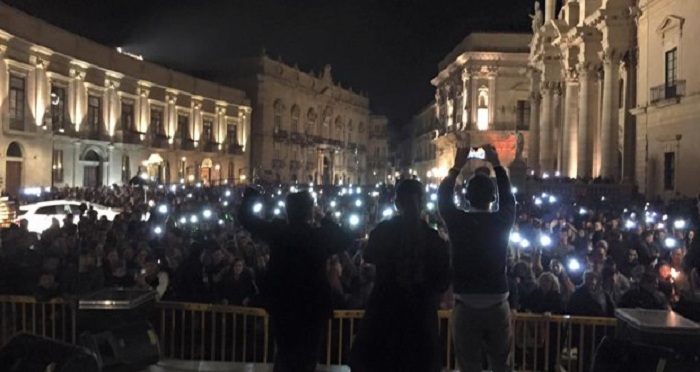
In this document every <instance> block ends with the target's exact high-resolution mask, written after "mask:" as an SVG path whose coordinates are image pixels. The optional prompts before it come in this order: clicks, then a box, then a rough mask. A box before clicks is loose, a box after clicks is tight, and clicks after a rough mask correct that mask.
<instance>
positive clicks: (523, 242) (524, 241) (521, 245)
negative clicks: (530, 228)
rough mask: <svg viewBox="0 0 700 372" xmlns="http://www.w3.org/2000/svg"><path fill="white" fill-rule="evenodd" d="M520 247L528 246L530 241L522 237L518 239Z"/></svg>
mask: <svg viewBox="0 0 700 372" xmlns="http://www.w3.org/2000/svg"><path fill="white" fill-rule="evenodd" d="M520 247H521V248H530V241H529V240H527V239H522V240H521V241H520Z"/></svg>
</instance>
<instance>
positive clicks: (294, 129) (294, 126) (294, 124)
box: [292, 115, 299, 133]
mask: <svg viewBox="0 0 700 372" xmlns="http://www.w3.org/2000/svg"><path fill="white" fill-rule="evenodd" d="M292 132H294V133H296V132H299V116H298V115H292Z"/></svg>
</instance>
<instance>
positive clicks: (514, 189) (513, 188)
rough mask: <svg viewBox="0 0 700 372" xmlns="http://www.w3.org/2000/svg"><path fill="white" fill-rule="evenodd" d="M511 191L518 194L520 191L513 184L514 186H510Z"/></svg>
mask: <svg viewBox="0 0 700 372" xmlns="http://www.w3.org/2000/svg"><path fill="white" fill-rule="evenodd" d="M510 192H511V193H513V194H517V193H518V188H517V187H515V186H513V187H511V188H510Z"/></svg>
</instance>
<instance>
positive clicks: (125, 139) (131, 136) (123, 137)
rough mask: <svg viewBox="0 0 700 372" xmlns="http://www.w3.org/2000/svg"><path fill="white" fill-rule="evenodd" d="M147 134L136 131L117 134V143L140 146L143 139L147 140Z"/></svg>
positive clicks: (124, 131)
mask: <svg viewBox="0 0 700 372" xmlns="http://www.w3.org/2000/svg"><path fill="white" fill-rule="evenodd" d="M145 135H146V133H141V132H139V131H136V130H131V129H127V130H123V131H118V132H117V133H115V136H114V137H115V138H114V140H115V142H119V143H129V144H139V143H142V142H143V141H142V138H145Z"/></svg>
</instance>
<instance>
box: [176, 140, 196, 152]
mask: <svg viewBox="0 0 700 372" xmlns="http://www.w3.org/2000/svg"><path fill="white" fill-rule="evenodd" d="M195 148H196V146H195V144H194V140H193V139H191V138H185V139H181V140H180V150H185V151H194V149H195Z"/></svg>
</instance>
